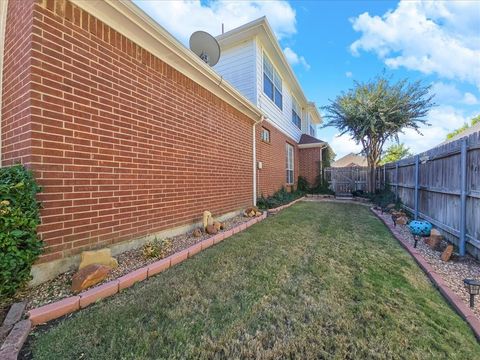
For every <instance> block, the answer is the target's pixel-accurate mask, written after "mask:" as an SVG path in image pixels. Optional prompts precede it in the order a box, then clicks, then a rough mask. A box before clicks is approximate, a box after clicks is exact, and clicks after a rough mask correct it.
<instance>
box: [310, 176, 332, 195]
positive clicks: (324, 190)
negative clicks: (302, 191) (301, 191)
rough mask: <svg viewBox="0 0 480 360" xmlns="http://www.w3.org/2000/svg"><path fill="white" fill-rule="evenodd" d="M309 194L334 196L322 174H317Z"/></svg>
mask: <svg viewBox="0 0 480 360" xmlns="http://www.w3.org/2000/svg"><path fill="white" fill-rule="evenodd" d="M309 193H311V194H325V195H334V194H335V192H333V191H332V190H331V189H330V188H329V186H328V181H326V180H325V179H324V177H323V175H322V174H319V175H318V176H317V178H316V179H315V184H314V185H313V186H312V187H311V188H310V189H309Z"/></svg>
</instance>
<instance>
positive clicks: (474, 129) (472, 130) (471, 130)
mask: <svg viewBox="0 0 480 360" xmlns="http://www.w3.org/2000/svg"><path fill="white" fill-rule="evenodd" d="M479 131H480V122H478V123H476V124H475V125H473V126H470V127H469V128H466V129H465V130H463V131H462V132H461V133H458V134H457V135H455V136H453V137H451V138H450V139H448V140H445V141H444V142H442V143H440V144H438V146H441V145H445V144H448V143H450V142H452V141H456V140H459V139H461V138H463V137H465V136H468V135H471V134H474V133H476V132H479Z"/></svg>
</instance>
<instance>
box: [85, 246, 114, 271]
mask: <svg viewBox="0 0 480 360" xmlns="http://www.w3.org/2000/svg"><path fill="white" fill-rule="evenodd" d="M92 264H99V265H105V266H108V267H111V268H116V267H117V266H118V261H117V259H115V258H113V257H112V252H111V250H110V249H100V250H94V251H84V252H82V260H81V262H80V266H79V267H78V269H79V270H81V269H83V268H84V267H86V266H88V265H92Z"/></svg>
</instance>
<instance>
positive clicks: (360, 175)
mask: <svg viewBox="0 0 480 360" xmlns="http://www.w3.org/2000/svg"><path fill="white" fill-rule="evenodd" d="M367 174H368V168H367V167H360V166H352V167H329V168H326V169H325V177H326V180H327V181H328V184H329V186H330V189H332V190H333V191H335V194H336V195H339V196H342V195H351V194H352V192H353V191H358V190H363V191H365V190H366V189H367Z"/></svg>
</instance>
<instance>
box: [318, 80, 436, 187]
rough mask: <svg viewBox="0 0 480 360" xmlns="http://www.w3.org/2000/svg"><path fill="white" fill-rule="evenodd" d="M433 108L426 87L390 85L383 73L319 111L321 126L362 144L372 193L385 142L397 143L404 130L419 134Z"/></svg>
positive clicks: (407, 83)
mask: <svg viewBox="0 0 480 360" xmlns="http://www.w3.org/2000/svg"><path fill="white" fill-rule="evenodd" d="M434 105H435V104H434V103H433V95H431V94H430V86H426V85H424V84H423V83H422V82H421V81H415V82H413V83H410V82H408V80H407V79H404V80H400V81H398V82H396V83H392V82H391V77H387V76H386V75H385V73H383V74H382V75H379V76H377V77H376V78H374V79H373V80H370V81H368V82H366V83H360V82H355V84H354V87H353V89H350V90H348V91H347V92H343V93H341V94H340V95H339V96H337V97H336V98H335V100H333V101H332V100H330V104H328V105H327V106H324V107H323V108H322V109H323V110H324V112H325V118H326V119H327V120H328V122H327V123H326V125H325V126H334V127H336V128H338V129H339V130H340V134H341V135H343V134H348V135H350V136H351V137H352V139H353V140H354V141H355V142H356V143H357V144H358V143H360V144H361V145H362V147H363V151H362V152H363V154H364V155H365V156H366V158H367V162H368V167H369V170H370V171H369V181H368V186H367V190H368V191H369V192H374V191H375V170H376V167H377V166H378V164H379V161H380V158H381V154H382V150H383V145H384V144H385V142H386V141H387V140H390V139H395V140H397V142H398V134H399V133H400V132H402V131H403V130H404V129H407V128H408V129H414V130H416V131H417V132H419V127H420V126H421V125H423V124H426V120H425V119H424V118H425V116H426V115H427V114H428V111H429V110H430V109H431V108H432V107H433V106H434ZM419 133H420V132H419Z"/></svg>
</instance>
